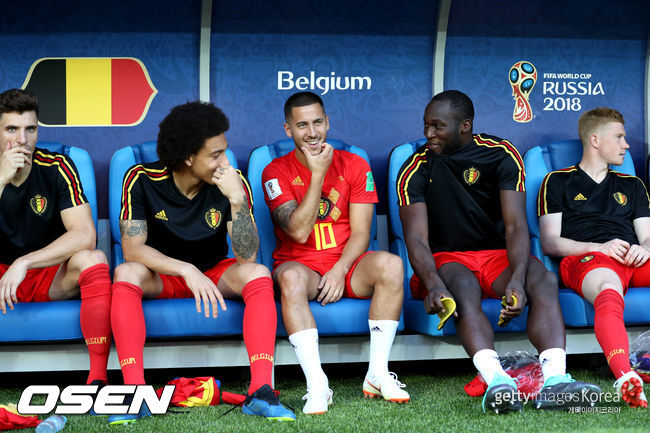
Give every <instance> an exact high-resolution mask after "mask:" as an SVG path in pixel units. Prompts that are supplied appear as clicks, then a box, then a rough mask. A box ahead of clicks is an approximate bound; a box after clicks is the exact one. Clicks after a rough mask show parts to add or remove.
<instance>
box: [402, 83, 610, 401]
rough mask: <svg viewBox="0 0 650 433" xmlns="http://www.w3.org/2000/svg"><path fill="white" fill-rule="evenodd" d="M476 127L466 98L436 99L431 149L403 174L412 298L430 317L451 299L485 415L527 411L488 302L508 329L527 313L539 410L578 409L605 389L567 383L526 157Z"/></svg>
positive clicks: (449, 94) (427, 126)
mask: <svg viewBox="0 0 650 433" xmlns="http://www.w3.org/2000/svg"><path fill="white" fill-rule="evenodd" d="M473 119H474V106H473V104H472V101H471V100H470V98H469V97H468V96H467V95H465V94H464V93H462V92H459V91H457V90H448V91H445V92H442V93H439V94H438V95H436V96H435V97H434V98H433V99H432V100H431V102H430V103H429V104H428V105H427V107H426V109H425V112H424V135H425V136H426V137H427V143H426V144H425V145H423V146H422V147H421V148H419V149H418V150H417V151H416V152H415V154H413V155H412V156H411V157H409V158H408V159H407V160H406V161H405V163H404V165H403V166H402V169H401V170H400V173H399V176H398V182H397V188H398V191H397V192H398V198H399V205H400V209H399V212H400V218H401V221H402V227H403V230H404V238H405V241H406V246H407V249H408V254H409V259H410V261H411V264H412V265H413V270H414V271H415V275H414V278H413V281H412V284H411V287H412V292H413V295H414V297H416V298H418V297H419V298H422V299H424V306H425V308H426V310H427V312H429V313H430V314H436V313H439V312H440V311H441V310H442V309H443V304H442V299H443V298H452V299H454V298H455V302H456V304H457V305H458V314H457V316H458V317H457V319H456V330H457V331H458V337H459V338H460V340H461V342H462V343H463V346H464V347H465V350H466V351H467V353H468V355H469V356H470V357H472V360H473V362H474V365H475V366H476V368H477V370H478V371H479V372H480V373H481V375H482V376H483V378H484V379H485V381H486V383H487V384H488V389H487V391H486V393H485V398H484V399H483V410H484V411H485V410H487V409H489V410H493V411H495V412H508V411H513V410H520V409H521V402H520V401H519V400H520V399H519V398H518V395H517V384H516V383H515V381H514V380H513V379H512V378H511V377H510V376H508V375H507V374H506V373H505V372H504V370H503V368H502V367H501V365H500V363H499V358H498V355H497V353H496V351H495V350H494V332H493V330H492V327H491V326H490V322H489V321H488V319H487V317H486V316H485V313H484V312H483V310H482V308H481V300H482V298H484V297H493V298H502V297H503V299H504V300H505V302H506V306H505V307H504V308H503V310H502V311H501V315H502V318H503V319H504V320H506V321H507V320H508V319H512V318H514V317H516V316H518V315H519V314H521V312H522V309H523V307H524V306H525V305H526V304H527V303H528V304H529V312H528V324H527V331H528V336H529V338H530V340H531V342H532V343H533V345H535V347H536V348H537V350H538V351H539V358H540V362H541V364H542V371H543V374H544V380H545V382H544V387H543V388H542V390H541V391H540V394H539V396H538V398H537V399H536V400H535V406H536V407H537V408H550V409H557V408H563V407H569V406H576V405H579V404H582V402H583V397H585V395H587V396H589V397H590V396H596V395H597V394H598V393H600V389H599V388H598V387H597V386H595V385H591V384H586V383H583V382H576V381H574V380H573V379H571V376H570V375H568V374H566V354H565V351H564V346H565V330H564V322H563V320H562V312H561V310H560V305H559V302H558V293H557V290H558V289H557V281H556V279H555V277H554V276H553V275H552V273H550V272H548V271H547V270H546V269H545V268H544V266H543V265H542V264H541V262H540V261H539V260H537V259H536V258H534V257H531V256H530V239H529V236H528V225H527V224H526V209H525V201H526V198H525V197H526V196H525V192H524V167H523V162H522V159H521V156H520V155H519V152H518V151H517V149H516V148H515V147H514V146H513V145H512V144H511V143H510V142H509V141H507V140H503V139H501V138H498V137H493V136H489V135H485V134H473V133H472V126H473ZM583 393H584V394H585V395H583ZM506 394H507V396H506ZM504 396H505V397H504ZM566 396H570V397H571V398H570V400H567V399H566V398H564V397H566ZM560 397H562V398H560ZM585 403H588V402H585Z"/></svg>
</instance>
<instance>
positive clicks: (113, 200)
mask: <svg viewBox="0 0 650 433" xmlns="http://www.w3.org/2000/svg"><path fill="white" fill-rule="evenodd" d="M226 155H227V157H228V161H229V162H230V165H232V166H233V167H234V168H238V167H237V159H236V158H235V155H234V154H233V153H232V151H231V150H230V149H227V150H226ZM157 160H158V154H157V153H156V142H155V141H147V142H144V143H142V144H136V145H132V146H127V147H123V148H121V149H118V150H117V151H116V152H115V153H114V154H113V157H112V158H111V164H110V168H109V178H108V201H109V203H108V214H109V220H110V226H111V236H112V241H113V246H112V251H111V253H112V259H113V260H112V262H113V266H114V267H115V266H117V265H119V264H120V263H122V262H123V261H124V256H123V255H122V247H121V245H120V241H121V239H120V225H119V223H120V221H119V218H120V207H121V201H122V181H123V178H124V174H125V173H126V171H127V170H128V169H129V168H130V167H131V166H133V165H135V164H142V163H147V162H153V161H157ZM226 306H227V307H228V310H227V311H222V310H219V317H218V318H217V319H213V318H212V317H210V318H209V319H206V318H205V317H204V315H203V313H197V312H196V304H195V301H194V298H190V299H144V300H143V301H142V308H143V311H144V317H145V322H146V324H147V337H148V338H152V337H161V338H162V337H187V336H226V335H241V334H242V322H243V318H244V304H243V302H241V301H238V300H232V299H227V300H226Z"/></svg>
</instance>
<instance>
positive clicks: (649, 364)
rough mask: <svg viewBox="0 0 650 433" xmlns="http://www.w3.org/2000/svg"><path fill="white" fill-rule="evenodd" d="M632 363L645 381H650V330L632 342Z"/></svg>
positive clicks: (633, 367) (633, 368)
mask: <svg viewBox="0 0 650 433" xmlns="http://www.w3.org/2000/svg"><path fill="white" fill-rule="evenodd" d="M630 364H631V365H632V370H634V371H636V372H637V374H638V375H639V376H641V379H643V381H644V382H645V383H650V331H646V332H644V333H643V334H641V335H639V336H638V337H636V338H635V339H634V340H633V341H632V343H630Z"/></svg>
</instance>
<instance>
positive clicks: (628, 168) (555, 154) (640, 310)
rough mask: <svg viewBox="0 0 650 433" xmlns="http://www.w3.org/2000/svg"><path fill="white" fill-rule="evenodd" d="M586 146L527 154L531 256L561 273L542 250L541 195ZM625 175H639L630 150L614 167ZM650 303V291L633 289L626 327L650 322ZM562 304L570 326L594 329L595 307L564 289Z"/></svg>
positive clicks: (567, 143) (569, 144) (558, 144)
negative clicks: (546, 182)
mask: <svg viewBox="0 0 650 433" xmlns="http://www.w3.org/2000/svg"><path fill="white" fill-rule="evenodd" d="M581 158H582V143H581V142H580V140H564V141H555V142H552V143H548V144H543V145H540V146H535V147H533V148H531V149H529V150H528V151H527V152H526V153H525V154H524V166H525V167H526V191H527V195H526V214H527V218H528V230H529V231H530V248H531V253H532V254H533V255H534V256H536V257H537V258H539V259H540V260H541V261H542V262H543V263H544V265H545V266H546V267H547V269H550V270H552V271H554V272H557V271H558V263H559V262H558V260H556V259H552V258H550V257H548V256H546V255H545V254H544V253H543V251H542V243H541V240H540V234H539V223H538V220H537V193H538V191H539V187H540V186H541V184H542V180H544V176H546V174H547V173H549V172H550V171H553V170H559V169H561V168H566V167H570V166H572V165H575V164H577V163H578V162H580V159H581ZM610 168H611V169H613V170H616V171H619V172H621V173H626V174H631V175H636V172H635V169H634V162H633V161H632V157H631V155H630V152H629V151H626V153H625V159H624V161H623V165H621V166H611V167H610ZM649 303H650V288H631V289H629V290H628V292H627V294H626V296H625V315H624V320H625V323H626V324H646V323H650V313H649V312H648V310H647V309H646V308H644V306H645V305H648V304H649ZM560 305H561V307H562V314H563V315H564V322H565V324H566V325H567V326H576V327H578V326H593V324H594V309H593V306H592V305H591V304H590V303H589V302H587V301H585V300H584V299H582V298H581V297H580V296H578V294H576V293H575V292H574V291H573V290H570V289H560Z"/></svg>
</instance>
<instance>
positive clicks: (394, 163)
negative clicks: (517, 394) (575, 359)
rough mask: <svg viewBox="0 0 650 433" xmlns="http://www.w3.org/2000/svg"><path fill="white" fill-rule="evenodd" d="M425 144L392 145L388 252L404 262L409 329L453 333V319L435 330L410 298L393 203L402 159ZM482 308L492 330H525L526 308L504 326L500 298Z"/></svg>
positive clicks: (434, 322) (417, 302) (405, 258)
mask: <svg viewBox="0 0 650 433" xmlns="http://www.w3.org/2000/svg"><path fill="white" fill-rule="evenodd" d="M424 143H426V139H424V138H422V139H420V140H417V141H412V142H409V143H404V144H402V145H399V146H397V147H395V148H394V149H393V150H392V152H391V154H390V158H389V161H388V217H389V219H390V230H391V233H392V235H393V238H394V240H393V242H392V243H391V246H390V251H391V252H393V253H394V254H397V255H399V256H400V257H401V258H402V260H403V261H404V322H405V324H406V329H407V330H409V331H414V332H419V333H421V334H426V335H434V336H435V335H455V334H456V327H455V324H454V321H453V320H449V321H447V323H446V324H445V326H444V327H443V328H442V329H441V330H438V324H439V323H440V320H439V318H438V316H437V315H436V314H434V315H431V314H427V312H426V311H425V310H424V304H423V301H422V300H421V299H413V297H412V296H411V290H410V287H409V283H410V281H411V276H412V275H413V268H412V267H411V263H410V261H409V259H408V252H407V250H406V243H405V241H404V233H403V232H402V223H401V220H400V218H399V205H398V202H397V176H398V175H399V169H400V168H401V167H402V164H404V161H406V159H407V158H408V157H409V156H411V155H412V154H413V153H414V152H415V151H416V150H417V149H418V148H419V147H420V146H422V145H423V144H424ZM482 307H483V311H484V312H485V315H486V316H487V318H488V320H489V321H490V324H491V325H492V328H493V329H494V331H495V332H522V331H525V330H526V321H527V318H528V307H526V308H525V309H524V312H523V313H522V314H521V315H520V316H519V317H516V318H515V319H513V320H512V321H511V322H510V323H509V324H508V325H507V326H505V327H503V328H501V327H499V326H497V322H498V321H499V313H500V311H501V301H500V300H498V299H485V300H483V302H482Z"/></svg>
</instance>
